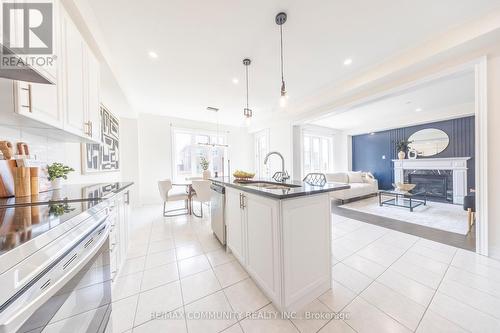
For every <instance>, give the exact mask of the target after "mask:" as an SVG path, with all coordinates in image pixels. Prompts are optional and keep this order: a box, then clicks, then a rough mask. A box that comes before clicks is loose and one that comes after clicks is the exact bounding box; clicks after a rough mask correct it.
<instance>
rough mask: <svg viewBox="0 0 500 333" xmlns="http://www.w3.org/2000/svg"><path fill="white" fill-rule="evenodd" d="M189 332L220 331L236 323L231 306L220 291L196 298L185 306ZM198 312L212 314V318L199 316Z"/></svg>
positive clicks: (207, 332)
mask: <svg viewBox="0 0 500 333" xmlns="http://www.w3.org/2000/svg"><path fill="white" fill-rule="evenodd" d="M185 312H186V319H187V325H188V331H189V333H215V332H220V331H222V330H224V329H226V328H228V327H229V326H231V325H233V324H234V323H236V318H235V316H234V313H233V311H232V309H231V306H230V305H229V303H228V302H227V300H226V296H224V293H223V292H222V291H219V292H217V293H215V294H212V295H209V296H207V297H204V298H202V299H200V300H197V301H195V302H193V303H191V304H189V305H187V306H185ZM200 314H205V318H206V316H213V318H212V319H205V318H199V317H198V316H199V315H200Z"/></svg>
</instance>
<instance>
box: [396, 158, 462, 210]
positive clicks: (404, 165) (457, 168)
mask: <svg viewBox="0 0 500 333" xmlns="http://www.w3.org/2000/svg"><path fill="white" fill-rule="evenodd" d="M468 160H470V157H450V158H420V159H404V160H392V161H393V162H394V182H396V183H398V182H401V183H403V182H404V170H452V171H453V203H454V204H463V202H464V196H465V195H466V194H467V161H468Z"/></svg>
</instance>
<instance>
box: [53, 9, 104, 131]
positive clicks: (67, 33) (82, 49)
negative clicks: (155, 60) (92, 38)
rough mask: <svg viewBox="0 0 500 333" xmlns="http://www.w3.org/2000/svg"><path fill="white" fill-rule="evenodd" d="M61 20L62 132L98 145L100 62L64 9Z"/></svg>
mask: <svg viewBox="0 0 500 333" xmlns="http://www.w3.org/2000/svg"><path fill="white" fill-rule="evenodd" d="M60 19H61V44H62V55H63V63H62V66H63V72H64V76H63V84H62V85H61V86H60V88H59V89H60V91H61V93H60V95H61V96H63V98H62V100H61V101H60V103H61V106H62V108H63V110H64V111H63V113H64V115H65V117H64V119H65V120H64V129H65V130H66V131H69V132H71V133H74V134H76V135H79V136H83V137H85V138H89V139H91V140H94V141H99V140H100V137H99V128H100V116H99V104H100V98H99V97H100V96H99V90H100V85H99V83H100V67H99V66H100V65H99V61H98V59H97V58H96V56H95V55H94V54H93V53H92V51H91V50H90V47H89V46H88V45H87V43H86V42H85V40H84V39H83V36H82V35H81V33H80V31H79V30H78V28H77V27H76V25H75V24H74V23H73V21H72V20H71V18H70V17H69V15H68V14H67V13H66V11H65V10H64V9H63V8H61V15H60Z"/></svg>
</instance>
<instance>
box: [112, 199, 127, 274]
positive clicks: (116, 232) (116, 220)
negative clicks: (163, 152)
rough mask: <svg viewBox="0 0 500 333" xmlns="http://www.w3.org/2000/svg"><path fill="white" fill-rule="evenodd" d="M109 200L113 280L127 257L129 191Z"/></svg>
mask: <svg viewBox="0 0 500 333" xmlns="http://www.w3.org/2000/svg"><path fill="white" fill-rule="evenodd" d="M110 200H113V202H112V204H111V207H110V209H111V211H110V214H112V216H113V218H112V219H111V221H112V223H111V229H110V233H109V246H110V249H109V251H110V259H111V279H112V280H113V281H114V280H115V277H116V276H117V274H118V273H119V272H120V269H121V267H122V266H123V263H124V262H125V259H126V258H127V251H128V240H129V223H130V219H129V215H130V207H129V191H126V192H124V193H120V194H117V195H116V196H115V197H114V198H112V199H110Z"/></svg>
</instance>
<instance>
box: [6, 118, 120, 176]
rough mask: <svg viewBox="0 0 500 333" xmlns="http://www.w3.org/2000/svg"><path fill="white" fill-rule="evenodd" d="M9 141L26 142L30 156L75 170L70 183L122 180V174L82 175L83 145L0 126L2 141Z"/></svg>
mask: <svg viewBox="0 0 500 333" xmlns="http://www.w3.org/2000/svg"><path fill="white" fill-rule="evenodd" d="M1 140H8V141H10V142H12V144H13V145H14V146H15V143H16V142H20V141H22V142H26V143H27V144H28V145H29V148H30V155H31V156H35V157H36V159H37V160H39V161H42V162H46V163H47V164H49V163H53V162H61V163H64V164H66V165H68V166H71V167H72V168H73V169H75V171H74V172H72V173H71V174H70V175H69V176H68V180H67V182H68V183H73V184H76V183H99V182H113V181H120V180H121V173H120V172H103V173H92V174H85V175H84V174H82V172H81V170H82V167H81V165H82V163H81V155H82V153H81V144H80V143H65V142H59V141H56V140H53V139H51V138H47V137H43V136H38V135H32V134H30V133H27V132H26V131H24V130H23V129H18V128H10V127H4V126H0V141H1Z"/></svg>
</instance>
